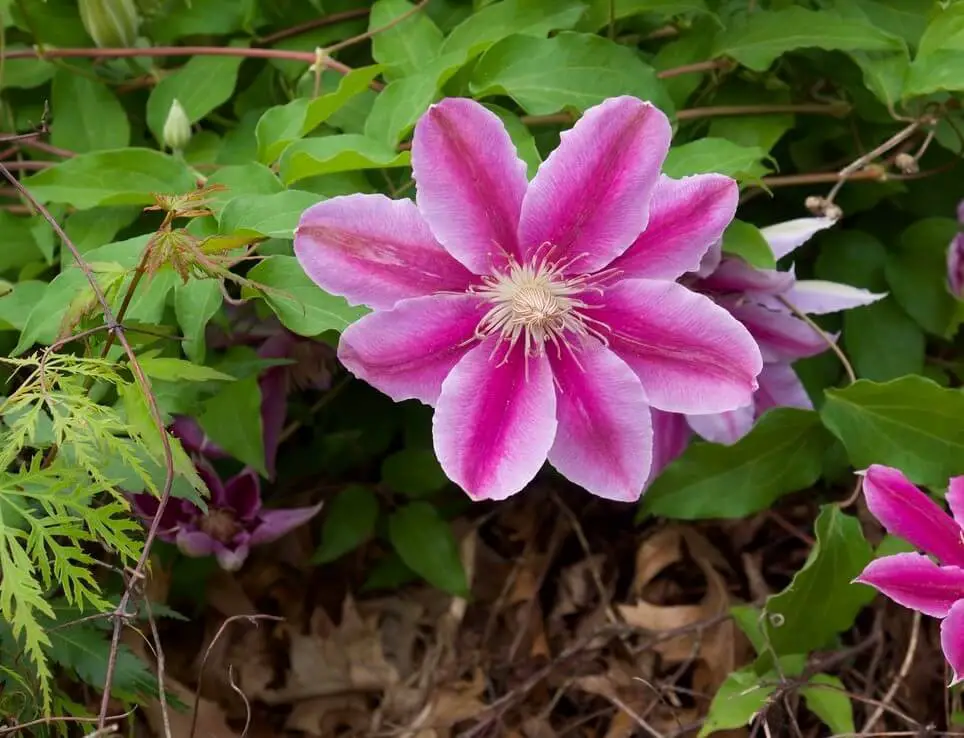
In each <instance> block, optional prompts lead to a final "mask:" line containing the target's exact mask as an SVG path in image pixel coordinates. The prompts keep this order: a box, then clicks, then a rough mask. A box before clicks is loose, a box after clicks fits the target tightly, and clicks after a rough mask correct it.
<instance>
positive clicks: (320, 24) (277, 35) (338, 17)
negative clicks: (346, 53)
mask: <svg viewBox="0 0 964 738" xmlns="http://www.w3.org/2000/svg"><path fill="white" fill-rule="evenodd" d="M368 13H369V9H368V8H355V9H354V10H343V11H341V12H340V13H332V14H331V15H325V16H322V17H321V18H313V19H312V20H310V21H305V22H304V23H299V24H298V25H296V26H291V27H290V28H282V29H281V30H280V31H275V32H274V33H269V34H268V35H267V36H262V37H261V38H260V39H258V43H260V44H263V45H265V46H271V44H276V43H278V42H279V41H284V40H285V39H286V38H292V37H293V36H300V35H301V34H302V33H307V32H308V31H314V30H315V29H316V28H324V27H325V26H334V25H336V24H338V23H342V22H344V21H348V20H354V19H355V18H364V17H365V16H366V15H368Z"/></svg>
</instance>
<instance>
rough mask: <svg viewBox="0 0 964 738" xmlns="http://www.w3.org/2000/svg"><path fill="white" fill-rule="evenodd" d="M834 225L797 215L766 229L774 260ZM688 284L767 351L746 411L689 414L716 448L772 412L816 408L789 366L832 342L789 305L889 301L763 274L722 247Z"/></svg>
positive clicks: (808, 308) (809, 309)
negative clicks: (795, 217)
mask: <svg viewBox="0 0 964 738" xmlns="http://www.w3.org/2000/svg"><path fill="white" fill-rule="evenodd" d="M834 223H835V221H834V220H833V219H831V218H799V219H797V220H790V221H787V222H785V223H778V224H776V225H772V226H769V227H767V228H763V229H761V233H762V234H763V237H764V238H765V239H766V241H767V243H768V244H769V245H770V248H771V250H772V251H773V256H774V258H776V259H780V258H783V257H784V256H786V255H787V254H790V253H791V252H793V251H794V250H795V249H797V248H798V247H800V246H801V245H803V244H804V243H806V242H807V241H809V240H810V238H811V237H813V235H814V234H815V233H817V232H818V231H821V230H823V229H825V228H829V227H830V226H832V225H833V224H834ZM684 282H686V283H687V284H689V285H690V286H691V287H692V288H693V289H694V290H697V291H699V292H702V293H703V294H706V295H709V296H710V297H712V298H713V299H714V300H716V302H717V303H718V304H720V305H722V306H723V307H725V308H726V309H727V310H729V311H730V313H731V314H732V315H733V317H735V318H736V319H737V320H739V321H740V322H741V323H742V324H743V325H744V326H746V328H747V329H748V330H749V331H750V333H751V334H752V335H753V337H754V338H755V339H756V341H757V343H758V344H759V345H760V349H761V351H762V352H763V361H764V364H763V371H761V372H760V376H759V383H760V388H759V389H758V390H757V392H756V394H755V395H754V397H753V401H752V402H751V403H749V404H747V405H744V406H743V407H740V408H737V409H735V410H731V411H728V412H724V413H714V414H711V415H694V414H690V415H689V416H688V418H687V420H688V421H689V425H690V427H691V428H692V429H693V430H694V431H695V432H696V433H697V434H698V435H699V436H701V437H702V438H704V439H706V440H708V441H712V442H714V443H727V444H729V443H735V442H736V441H738V440H739V439H741V438H742V437H743V436H745V435H746V434H747V433H749V432H750V429H751V428H752V427H753V424H754V423H755V422H756V420H757V418H759V417H760V415H762V414H763V413H764V412H765V411H767V410H769V409H770V408H773V407H781V406H782V407H799V408H803V409H810V408H811V407H812V404H811V402H810V398H809V396H808V395H807V392H806V390H805V389H804V388H803V385H802V384H801V383H800V380H799V379H798V378H797V375H796V373H795V372H794V371H793V368H792V366H791V364H792V363H793V362H794V361H797V360H798V359H803V358H806V357H808V356H815V355H816V354H820V353H823V352H824V351H826V350H828V346H827V342H826V340H825V339H824V337H823V336H821V335H820V334H819V333H817V332H816V331H815V330H813V328H811V327H810V326H809V325H807V323H805V322H804V321H803V320H800V318H798V317H797V316H796V315H794V314H793V313H792V312H791V310H790V309H789V307H787V303H789V304H791V305H793V306H794V307H795V308H797V309H798V310H799V311H800V312H802V313H807V314H810V315H823V314H825V313H833V312H837V311H840V310H848V309H850V308H855V307H860V306H862V305H869V304H870V303H872V302H876V301H877V300H880V299H882V298H883V297H885V296H886V295H885V294H877V293H873V292H870V291H868V290H865V289H860V288H858V287H851V286H850V285H846V284H838V283H836V282H826V281H823V280H815V279H808V280H798V279H797V278H796V277H795V276H794V274H793V271H792V270H791V271H789V272H781V271H777V270H774V269H758V268H756V267H753V266H751V265H749V264H747V263H746V262H745V261H743V260H742V259H740V258H738V257H731V256H726V257H723V256H722V255H721V253H720V251H719V245H716V246H714V248H713V249H712V250H711V251H710V252H709V253H708V254H707V257H706V259H705V260H704V263H703V264H702V265H701V268H700V270H699V271H697V273H696V274H695V275H692V276H690V277H688V278H686V279H684Z"/></svg>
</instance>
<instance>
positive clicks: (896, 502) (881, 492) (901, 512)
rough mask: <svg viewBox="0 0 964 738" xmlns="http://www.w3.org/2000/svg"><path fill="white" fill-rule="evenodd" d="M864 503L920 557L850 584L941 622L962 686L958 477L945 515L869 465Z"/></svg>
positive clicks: (893, 561) (905, 556)
mask: <svg viewBox="0 0 964 738" xmlns="http://www.w3.org/2000/svg"><path fill="white" fill-rule="evenodd" d="M863 490H864V498H865V499H866V501H867V507H868V508H869V510H870V512H871V514H872V515H873V516H874V517H875V518H877V520H878V521H879V522H880V524H881V525H883V526H884V528H885V529H886V530H887V531H888V532H890V533H892V534H893V535H895V536H898V537H900V538H903V539H904V540H906V541H907V542H908V543H910V544H912V545H913V546H914V547H915V548H917V549H920V550H921V551H923V552H924V554H929V555H930V556H933V557H934V558H936V559H937V561H938V563H935V562H934V561H933V560H932V559H930V558H928V556H926V555H923V554H917V553H901V554H894V555H892V556H883V557H881V558H879V559H876V560H875V561H871V562H870V564H868V565H867V567H866V568H865V569H864V570H863V572H862V573H861V574H860V576H858V577H857V578H856V579H855V580H854V581H857V582H861V583H863V584H867V585H870V586H871V587H873V588H874V589H876V590H878V591H879V592H881V593H882V594H884V595H885V596H887V597H889V598H890V599H891V600H893V601H894V602H896V603H897V604H899V605H903V606H904V607H908V608H910V609H912V610H918V611H920V612H921V613H923V614H925V615H930V616H932V617H937V618H941V619H942V623H941V648H942V650H943V651H944V656H945V658H947V661H948V663H949V664H950V665H951V668H952V669H953V671H954V677H953V680H952V681H951V684H952V685H954V684H957V683H958V682H960V681H962V680H964V527H962V526H964V477H953V478H952V479H951V480H950V484H949V487H948V491H947V503H948V505H949V506H950V509H951V514H950V515H948V514H947V513H946V512H944V510H943V509H942V508H941V506H940V505H938V504H937V503H936V502H934V501H933V500H932V499H931V498H930V497H928V496H927V495H926V494H925V493H924V492H922V491H921V490H920V489H918V488H917V487H916V486H914V485H913V484H912V483H911V482H910V481H909V480H908V479H907V477H905V476H904V475H903V474H902V473H901V472H900V471H899V470H897V469H893V468H890V467H887V466H880V465H876V464H875V465H873V466H871V467H870V468H869V469H867V471H866V472H864V481H863Z"/></svg>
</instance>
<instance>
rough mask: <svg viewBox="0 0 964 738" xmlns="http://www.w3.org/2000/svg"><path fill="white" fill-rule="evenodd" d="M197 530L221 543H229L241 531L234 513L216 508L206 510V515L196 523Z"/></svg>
mask: <svg viewBox="0 0 964 738" xmlns="http://www.w3.org/2000/svg"><path fill="white" fill-rule="evenodd" d="M198 528H200V529H201V530H202V531H204V532H205V533H207V534H208V535H209V536H211V538H213V539H214V540H216V541H219V542H221V543H230V542H231V541H232V540H233V539H234V536H235V535H237V534H238V533H239V532H240V531H241V525H240V524H239V523H238V519H237V517H235V515H234V513H233V512H232V511H230V510H225V509H223V508H217V507H212V508H209V509H208V514H207V515H205V516H204V517H202V518H201V520H200V521H198Z"/></svg>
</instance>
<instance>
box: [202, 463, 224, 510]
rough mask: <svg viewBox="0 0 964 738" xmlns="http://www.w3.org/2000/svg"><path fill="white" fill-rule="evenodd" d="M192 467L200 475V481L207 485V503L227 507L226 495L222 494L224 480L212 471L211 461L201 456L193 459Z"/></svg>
mask: <svg viewBox="0 0 964 738" xmlns="http://www.w3.org/2000/svg"><path fill="white" fill-rule="evenodd" d="M194 468H195V469H196V470H197V473H198V476H199V477H201V481H202V482H204V484H205V486H207V488H208V492H210V493H211V499H210V500H208V503H209V504H211V505H213V506H214V507H227V506H228V501H227V496H226V495H225V494H224V482H222V481H221V477H220V476H218V473H217V472H216V471H214V467H213V466H211V462H209V461H208V460H207V459H203V458H202V459H195V460H194Z"/></svg>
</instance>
